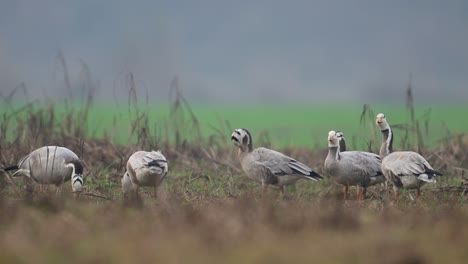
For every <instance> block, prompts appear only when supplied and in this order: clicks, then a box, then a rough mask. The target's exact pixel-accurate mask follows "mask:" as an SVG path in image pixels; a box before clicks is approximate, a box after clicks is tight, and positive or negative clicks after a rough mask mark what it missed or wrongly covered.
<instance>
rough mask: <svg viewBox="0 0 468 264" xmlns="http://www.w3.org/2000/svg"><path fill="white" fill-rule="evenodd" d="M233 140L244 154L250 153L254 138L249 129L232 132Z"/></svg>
mask: <svg viewBox="0 0 468 264" xmlns="http://www.w3.org/2000/svg"><path fill="white" fill-rule="evenodd" d="M231 140H232V142H233V143H234V145H235V146H236V147H238V148H239V149H240V150H241V151H242V152H250V151H252V150H253V147H252V136H251V135H250V132H249V131H248V130H247V129H244V128H238V129H236V130H234V132H232V135H231Z"/></svg>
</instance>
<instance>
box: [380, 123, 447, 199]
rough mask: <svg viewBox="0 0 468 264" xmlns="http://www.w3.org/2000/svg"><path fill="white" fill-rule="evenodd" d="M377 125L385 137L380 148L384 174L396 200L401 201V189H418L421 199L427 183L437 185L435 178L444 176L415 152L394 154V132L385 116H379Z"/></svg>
mask: <svg viewBox="0 0 468 264" xmlns="http://www.w3.org/2000/svg"><path fill="white" fill-rule="evenodd" d="M376 123H377V125H378V126H379V127H380V129H381V131H382V136H383V137H382V146H381V147H380V156H381V158H382V172H383V174H384V175H385V178H387V180H388V181H389V182H391V183H392V184H393V191H394V193H395V199H396V200H397V201H399V195H398V191H399V189H400V188H405V189H416V190H417V195H418V197H419V196H420V195H421V190H420V188H421V187H422V186H423V185H424V184H425V183H426V182H431V183H435V182H436V179H435V177H436V176H439V175H442V174H441V173H440V172H437V171H435V170H434V169H433V168H432V166H431V165H430V164H429V163H428V162H427V161H426V159H424V157H423V156H421V155H420V154H419V153H416V152H413V151H395V152H393V131H392V128H391V127H390V125H389V124H388V123H387V119H386V118H385V115H384V114H378V115H377V120H376Z"/></svg>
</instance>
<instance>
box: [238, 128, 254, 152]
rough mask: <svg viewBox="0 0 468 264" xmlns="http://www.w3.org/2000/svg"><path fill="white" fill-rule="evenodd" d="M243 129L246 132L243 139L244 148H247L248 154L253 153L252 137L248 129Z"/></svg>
mask: <svg viewBox="0 0 468 264" xmlns="http://www.w3.org/2000/svg"><path fill="white" fill-rule="evenodd" d="M241 129H242V130H243V131H244V132H245V136H244V137H243V138H242V144H243V145H244V146H247V150H248V152H251V151H252V150H253V143H252V135H251V134H250V132H249V131H248V130H247V129H245V128H241Z"/></svg>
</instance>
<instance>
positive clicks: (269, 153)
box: [231, 128, 323, 193]
mask: <svg viewBox="0 0 468 264" xmlns="http://www.w3.org/2000/svg"><path fill="white" fill-rule="evenodd" d="M231 140H232V141H233V143H234V145H235V146H236V147H238V148H239V159H240V163H241V166H242V169H243V170H244V172H245V174H246V175H247V177H248V178H250V179H252V180H254V181H257V182H259V183H261V184H262V187H263V191H264V192H265V191H266V188H267V186H268V185H275V186H277V187H279V188H280V190H281V193H284V186H285V185H290V184H293V183H295V182H296V181H297V180H299V179H309V180H314V181H318V180H320V179H323V178H322V176H320V175H319V174H317V173H316V172H314V171H312V169H311V168H309V167H307V166H306V165H305V164H303V163H301V162H299V161H297V160H295V159H293V158H291V157H288V156H286V155H284V154H283V153H280V152H278V151H274V150H271V149H267V148H256V149H254V148H253V142H252V136H251V135H250V132H249V131H247V129H243V128H239V129H236V130H235V131H234V132H233V133H232V135H231Z"/></svg>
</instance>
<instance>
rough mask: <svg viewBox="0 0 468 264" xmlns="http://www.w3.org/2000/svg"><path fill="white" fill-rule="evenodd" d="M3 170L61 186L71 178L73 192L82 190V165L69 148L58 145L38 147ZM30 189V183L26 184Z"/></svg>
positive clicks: (43, 182) (35, 180)
mask: <svg viewBox="0 0 468 264" xmlns="http://www.w3.org/2000/svg"><path fill="white" fill-rule="evenodd" d="M4 170H5V171H11V170H17V171H16V172H15V173H13V175H12V177H15V176H26V177H27V178H28V179H29V181H30V183H32V182H31V180H32V181H34V182H37V183H40V184H53V185H56V186H61V185H62V184H63V183H64V182H66V181H69V180H70V179H71V185H72V190H73V192H81V191H82V190H83V165H82V163H81V161H80V159H79V158H78V156H77V155H76V154H75V153H74V152H73V151H71V150H69V149H67V148H64V147H58V146H45V147H41V148H38V149H36V150H34V151H32V152H31V153H29V154H28V155H26V156H24V157H23V158H21V159H20V160H19V162H18V164H17V165H13V166H9V167H7V168H4ZM28 188H31V189H32V185H30V186H28Z"/></svg>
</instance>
